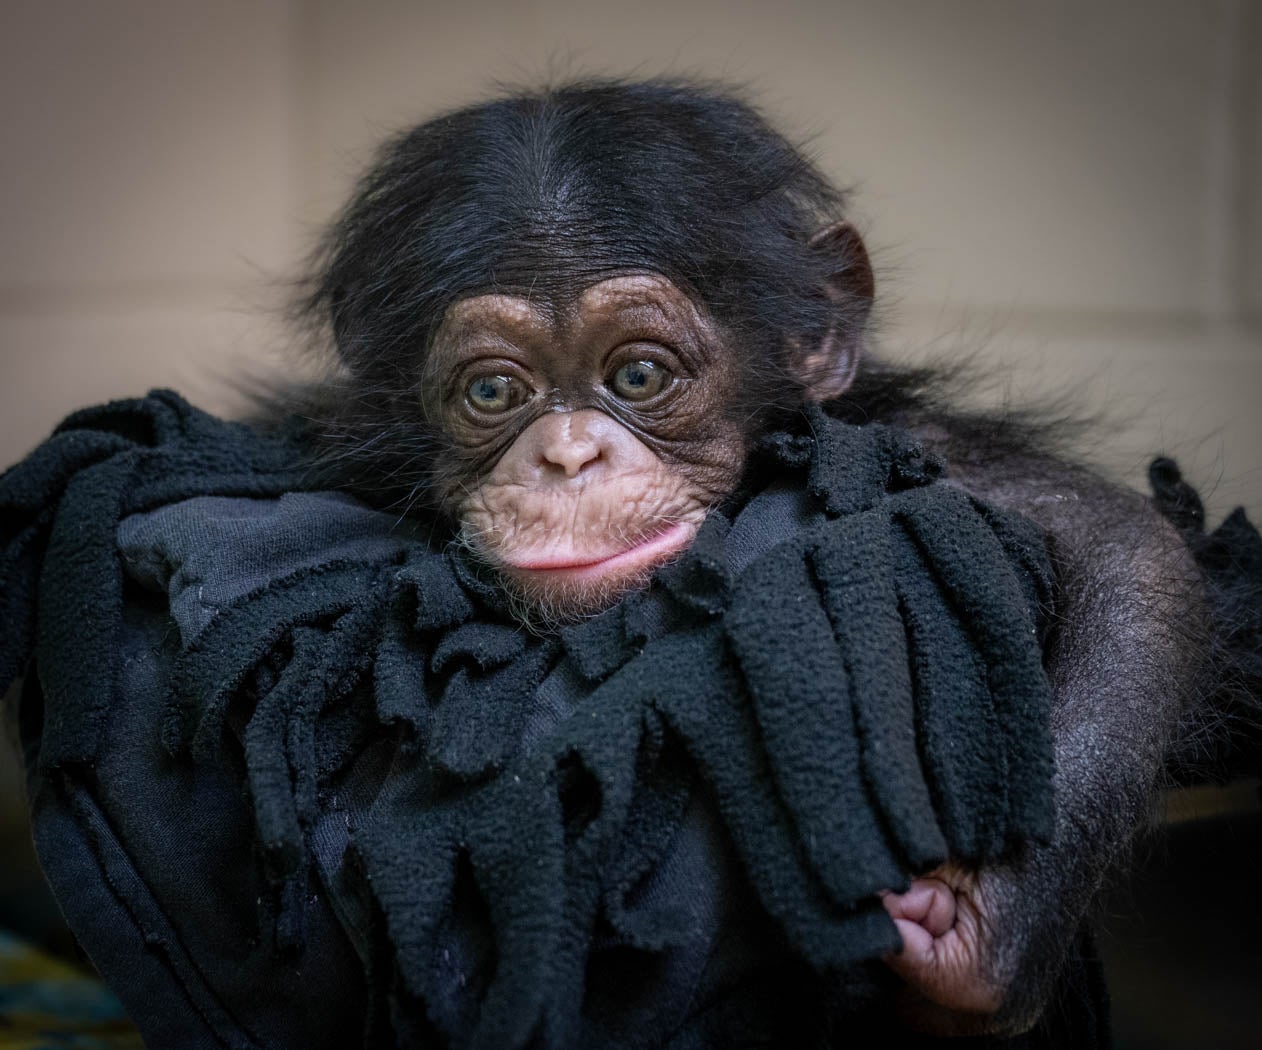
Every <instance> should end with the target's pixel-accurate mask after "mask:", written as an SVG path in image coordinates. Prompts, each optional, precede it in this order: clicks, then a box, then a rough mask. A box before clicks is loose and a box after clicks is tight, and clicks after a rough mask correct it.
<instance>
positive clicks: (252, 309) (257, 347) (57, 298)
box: [0, 0, 1262, 1046]
mask: <svg viewBox="0 0 1262 1050" xmlns="http://www.w3.org/2000/svg"><path fill="white" fill-rule="evenodd" d="M588 73H596V74H623V75H630V76H641V75H650V74H657V73H669V74H697V75H702V76H705V77H711V78H719V79H722V80H726V81H731V82H734V83H736V84H740V85H744V86H745V87H747V88H748V89H749V91H750V93H751V96H752V97H753V98H754V99H755V100H756V101H757V102H758V103H759V104H760V105H761V106H762V107H763V109H764V110H765V111H766V112H767V113H768V114H769V115H770V116H771V117H772V118H773V120H775V121H776V122H777V123H778V124H779V126H780V127H782V128H783V129H784V130H786V131H787V132H788V133H789V134H790V135H791V136H792V137H794V138H796V139H799V140H806V141H808V142H809V143H810V149H811V152H812V153H813V154H814V156H815V157H816V158H817V159H818V161H819V163H820V164H821V166H822V167H823V168H824V170H825V171H826V172H827V173H829V174H830V175H831V176H833V177H834V178H835V179H836V180H837V181H838V182H840V183H842V184H844V185H847V186H851V187H853V188H854V191H855V195H854V215H855V218H856V221H857V223H858V225H859V227H860V229H861V230H862V231H863V232H864V234H865V236H866V238H867V240H868V244H869V247H870V249H871V250H872V252H873V255H874V259H875V262H876V264H877V267H878V276H879V280H880V287H879V295H880V299H881V327H880V336H879V342H880V345H881V346H882V347H883V348H884V350H885V352H887V353H889V354H891V355H897V356H900V357H904V358H908V357H913V356H917V355H922V354H925V353H935V352H936V353H947V354H955V353H965V352H967V353H975V354H977V355H979V356H980V358H981V359H982V360H983V361H985V362H986V363H987V367H988V369H989V370H990V371H991V373H992V374H993V375H994V376H995V377H996V380H995V385H994V391H993V393H994V394H996V395H998V396H1011V397H1015V398H1017V399H1023V398H1030V397H1038V396H1040V395H1045V394H1047V393H1048V392H1061V391H1065V390H1067V389H1068V390H1069V391H1071V393H1072V397H1073V399H1074V403H1075V404H1076V405H1078V406H1081V408H1082V409H1083V410H1084V411H1098V410H1102V409H1103V410H1105V411H1106V412H1107V414H1108V417H1109V419H1110V425H1109V426H1108V427H1107V428H1105V429H1102V430H1101V431H1099V432H1098V434H1097V436H1096V437H1095V438H1094V439H1093V441H1092V447H1091V448H1090V449H1088V451H1089V452H1091V453H1092V455H1093V456H1094V457H1095V458H1096V459H1097V460H1099V461H1100V462H1101V463H1102V464H1103V465H1104V466H1105V467H1106V468H1107V469H1109V470H1110V471H1113V472H1114V473H1116V474H1117V475H1118V476H1120V477H1123V478H1125V479H1127V480H1129V481H1131V482H1132V483H1135V484H1140V485H1142V478H1143V469H1144V466H1145V465H1146V463H1147V461H1148V459H1149V458H1150V455H1151V453H1152V452H1154V451H1157V450H1163V451H1166V452H1170V453H1172V454H1174V455H1176V456H1177V457H1178V458H1179V460H1180V462H1181V463H1182V464H1183V465H1184V468H1185V472H1186V473H1187V474H1188V475H1189V476H1190V477H1191V479H1192V480H1193V481H1194V482H1195V483H1196V484H1197V485H1198V486H1199V487H1201V489H1202V490H1203V492H1205V493H1206V495H1207V497H1208V502H1209V506H1210V509H1211V513H1212V515H1213V516H1214V517H1218V516H1221V514H1222V513H1224V512H1226V511H1227V510H1229V509H1230V508H1231V507H1232V506H1234V505H1235V504H1237V503H1243V504H1244V505H1245V506H1246V507H1247V508H1249V509H1250V510H1251V512H1252V514H1253V516H1254V517H1255V519H1256V518H1257V517H1258V516H1259V512H1260V511H1262V412H1260V411H1259V406H1258V404H1257V401H1258V396H1259V392H1260V391H1262V3H1257V2H1253V0H1201V2H1191V0H1060V2H1051V0H1042V2H1039V0H883V2H878V0H867V2H859V0H854V2H850V0H780V2H778V3H776V4H774V5H772V4H770V3H766V4H760V3H753V2H732V3H726V2H721V0H702V2H686V0H637V2H635V3H625V4H621V5H613V4H606V3H593V2H583V0H490V2H480V3H474V2H446V0H443V2H404V0H367V2H357V3H355V4H344V3H337V2H334V0H221V2H218V3H214V4H206V3H202V2H199V0H161V2H159V0H150V2H142V0H112V2H110V3H108V4H105V3H93V2H90V0H82V2H78V3H68V2H64V0H41V2H34V3H23V2H18V0H6V2H5V3H4V5H3V7H2V8H0V129H2V130H3V133H4V151H3V157H2V159H0V464H6V463H8V462H11V461H13V460H15V459H17V458H19V457H20V456H21V455H22V454H23V453H24V452H26V451H27V450H29V449H30V448H31V447H32V446H33V445H35V444H36V443H37V442H38V441H40V440H41V439H42V438H43V437H44V436H45V435H46V434H47V432H48V431H49V429H50V428H51V427H52V426H53V424H54V423H55V422H56V421H57V420H58V419H59V418H60V417H61V416H62V415H64V414H65V413H66V412H68V411H70V410H71V409H73V408H75V407H77V406H79V405H82V404H85V403H89V402H97V401H101V400H104V399H108V398H111V397H117V396H128V395H134V394H138V393H141V392H143V391H144V390H146V389H148V388H149V387H152V386H174V387H176V388H178V389H179V390H181V392H183V393H184V394H185V395H186V396H188V397H189V398H190V399H191V400H193V401H194V402H195V403H197V404H200V405H202V406H203V407H207V408H210V409H212V410H214V411H220V412H230V411H232V410H233V407H234V404H235V399H234V395H233V394H232V391H231V387H230V384H229V383H228V382H227V380H228V379H229V378H230V377H232V376H233V375H234V374H238V373H239V372H240V371H241V370H242V368H243V367H248V368H251V369H254V370H257V369H259V368H269V367H273V366H274V367H282V364H281V362H283V361H285V360H286V357H285V355H286V353H287V352H288V348H289V344H290V343H291V338H290V336H289V335H288V333H287V332H286V331H285V329H284V326H283V324H282V322H281V321H280V319H279V313H280V308H281V307H282V306H283V304H284V293H285V287H286V281H287V280H289V279H290V278H292V277H293V276H294V274H295V273H296V271H297V268H298V266H299V264H300V262H301V260H302V258H303V256H304V254H305V252H306V251H307V250H308V249H309V247H310V246H311V244H312V241H313V238H314V236H315V234H316V233H317V231H318V230H319V228H320V226H321V224H322V223H324V222H325V221H326V220H327V219H328V218H329V216H330V215H331V214H332V212H333V210H334V209H335V208H336V207H337V206H338V204H339V202H340V201H341V200H342V199H343V197H344V196H345V194H346V192H347V190H348V188H349V186H350V183H351V181H352V180H353V179H354V177H355V176H356V174H357V173H358V172H360V171H361V170H362V168H363V166H364V165H365V164H366V163H367V161H368V160H369V159H370V157H371V155H372V150H373V147H374V146H375V144H376V143H378V142H379V141H380V140H381V139H382V138H383V137H384V136H385V135H386V134H388V133H390V132H392V131H394V130H396V129H398V128H401V127H404V126H406V125H408V124H410V123H413V122H415V121H418V120H421V119H424V118H426V117H428V116H431V115H433V114H435V113H436V112H438V111H440V110H442V109H444V108H448V107H451V106H454V105H459V104H462V103H466V102H470V101H474V100H477V99H479V98H481V97H483V96H484V95H485V94H486V93H487V92H488V91H490V90H493V89H494V88H495V85H496V83H497V82H508V83H510V84H512V83H518V84H521V83H524V84H532V83H538V82H540V81H541V80H544V79H555V78H558V77H564V76H569V75H579V74H588ZM16 785H17V777H16V773H15V770H14V763H13V762H12V759H11V757H10V756H7V755H3V754H0V829H4V830H0V879H3V880H7V882H8V884H9V887H10V889H12V886H14V885H17V884H19V883H21V884H22V885H23V886H27V887H28V888H29V887H30V886H33V885H34V879H35V876H34V875H33V874H32V873H31V871H30V868H29V866H28V865H27V862H26V861H25V860H23V859H22V858H23V856H24V854H22V853H21V849H22V848H23V846H22V843H23V840H24V832H23V831H22V830H21V827H20V818H19V815H18V814H19V811H20V808H21V807H20V805H19V802H18V793H17V786H16ZM1247 797H1248V798H1252V799H1253V803H1249V802H1248V801H1246V802H1245V803H1244V804H1245V807H1246V808H1248V806H1249V805H1250V804H1255V803H1256V794H1254V795H1252V796H1247ZM1241 798H1246V796H1245V795H1242V796H1241ZM7 858H13V859H12V860H8V859H7ZM1231 863H1232V861H1231V858H1230V857H1227V858H1224V860H1223V864H1222V867H1221V868H1220V869H1219V870H1220V874H1222V873H1225V872H1227V869H1228V868H1229V866H1230V864H1231ZM1243 867H1244V870H1248V866H1247V865H1243ZM1252 871H1253V872H1254V873H1256V863H1254V864H1253V867H1252ZM1194 877H1198V878H1200V880H1201V881H1199V882H1197V883H1195V884H1196V885H1198V886H1205V885H1206V883H1205V876H1204V875H1203V873H1202V875H1201V876H1194ZM22 880H27V881H26V882H23V881H22ZM1215 885H1217V886H1218V887H1219V890H1216V891H1214V892H1215V893H1218V892H1219V891H1220V890H1221V888H1222V886H1223V883H1222V881H1221V879H1219V880H1218V881H1217V882H1216V883H1215ZM3 889H4V886H3V885H0V892H2V891H3ZM27 892H28V891H27V890H26V889H23V890H22V891H21V893H20V894H19V895H18V898H17V899H21V900H23V901H25V902H27V903H26V905H25V906H24V909H18V910H19V911H20V912H22V915H18V916H17V918H16V919H14V918H12V917H6V915H4V914H3V913H2V912H0V925H2V924H4V923H5V921H6V918H8V919H9V922H10V925H12V924H13V923H15V922H17V923H22V922H24V923H26V925H27V926H28V927H30V928H35V927H40V923H41V922H44V920H41V919H38V916H40V915H44V914H45V913H44V912H42V911H41V910H40V909H41V907H45V905H41V904H39V903H38V902H37V895H36V891H35V889H29V895H25V896H24V895H23V894H27ZM1162 892H1165V889H1163V890H1162ZM10 899H14V895H13V893H12V892H11V893H10ZM1169 899H1170V900H1173V901H1183V902H1184V903H1186V897H1184V896H1181V895H1180V893H1179V892H1175V893H1174V896H1173V897H1171V898H1169ZM1128 907H1129V905H1119V915H1122V913H1123V912H1126V914H1130V913H1131V912H1129V911H1126V909H1127V908H1128ZM1131 910H1132V911H1133V910H1134V909H1131ZM1183 910H1184V911H1186V910H1187V909H1186V908H1184V909H1183ZM1254 911H1255V912H1256V909H1254ZM23 915H24V916H25V918H23ZM1126 921H1130V920H1123V919H1122V918H1119V919H1118V923H1119V925H1120V926H1121V927H1125V922H1126ZM1197 921H1198V923H1199V922H1200V920H1197ZM1254 921H1255V925H1254V926H1253V930H1254V939H1255V941H1256V932H1257V925H1256V919H1255V920H1254ZM54 925H55V924H54V923H53V920H52V919H51V918H49V919H48V921H47V923H45V925H44V926H42V927H40V928H41V929H44V930H45V931H50V930H52V929H53V926H54ZM1141 929H1142V930H1144V931H1146V932H1145V933H1144V936H1147V937H1150V938H1151V937H1153V936H1156V937H1157V938H1158V942H1157V944H1156V946H1154V943H1153V942H1152V941H1151V940H1148V941H1141V942H1139V943H1141V945H1142V950H1140V951H1138V952H1137V953H1133V958H1132V959H1131V962H1130V964H1129V965H1130V967H1131V969H1130V970H1129V971H1127V973H1128V974H1133V973H1134V970H1135V967H1136V966H1140V967H1141V968H1142V966H1143V965H1146V964H1147V963H1151V960H1152V959H1153V958H1154V957H1159V956H1160V955H1161V953H1162V951H1165V950H1166V949H1167V948H1168V949H1169V953H1170V954H1171V955H1180V954H1182V955H1183V956H1184V958H1186V953H1187V951H1189V950H1192V949H1189V948H1187V947H1185V946H1179V947H1177V948H1176V947H1172V944H1171V943H1167V942H1171V937H1170V936H1165V933H1164V932H1163V931H1165V929H1166V927H1165V925H1164V923H1163V924H1162V925H1159V926H1156V927H1154V926H1152V925H1148V926H1143V925H1142V924H1136V925H1135V930H1141ZM1154 930H1156V931H1157V932H1156V933H1154V932H1153V931H1154ZM47 936H49V937H54V936H55V934H54V933H52V932H48V933H47ZM1171 936H1172V935H1171ZM1222 936H1223V937H1226V938H1227V939H1228V940H1230V939H1231V938H1233V937H1243V936H1244V928H1243V927H1242V926H1241V925H1240V924H1239V923H1235V924H1228V927H1227V930H1226V932H1225V933H1223V934H1222ZM1162 937H1165V940H1164V941H1162V940H1161V938H1162ZM1206 943H1207V942H1205V941H1204V939H1202V941H1201V943H1200V945H1199V949H1198V950H1200V949H1205V947H1206ZM1214 943H1215V944H1216V945H1217V947H1216V948H1215V952H1216V953H1217V954H1216V955H1215V958H1216V959H1217V960H1218V961H1217V962H1216V963H1214V965H1215V966H1221V968H1222V970H1223V972H1224V973H1229V971H1230V969H1231V967H1230V965H1225V964H1223V962H1222V955H1221V951H1220V950H1219V949H1220V948H1221V944H1218V942H1214ZM1163 944H1164V945H1165V947H1162V946H1161V945H1163ZM1229 950H1230V949H1229ZM1253 957H1256V956H1253ZM1227 958H1228V960H1230V958H1231V956H1230V955H1228V957H1227ZM1145 960H1147V963H1146V962H1145ZM1197 965H1198V966H1199V965H1200V964H1199V963H1198V964H1197ZM1207 965H1208V964H1207ZM1249 965H1250V964H1248V963H1246V964H1245V966H1246V975H1247V976H1251V978H1252V979H1253V980H1254V981H1255V982H1256V977H1257V973H1256V964H1252V969H1253V973H1252V974H1251V975H1249V974H1248V970H1247V967H1248V966H1249ZM1150 968H1151V967H1150ZM1198 972H1199V971H1198ZM1217 974H1218V971H1217V970H1214V971H1213V972H1212V973H1210V974H1209V975H1208V976H1206V977H1205V980H1204V982H1203V983H1205V984H1206V985H1207V987H1209V989H1210V990H1209V991H1205V992H1204V995H1209V996H1210V1000H1208V1001H1209V1002H1211V1003H1212V1002H1214V1001H1216V1000H1214V999H1213V996H1214V995H1215V994H1218V993H1217V992H1214V991H1213V989H1214V988H1218V989H1219V990H1220V991H1222V990H1223V982H1224V981H1227V984H1228V987H1227V988H1226V990H1225V991H1223V994H1227V993H1228V992H1230V987H1231V985H1230V977H1229V976H1227V977H1219V976H1216V975H1217ZM1129 979H1130V978H1129V977H1126V975H1123V979H1122V980H1121V985H1122V988H1123V992H1124V994H1123V996H1122V1002H1120V1003H1119V1008H1120V1009H1123V1008H1124V1006H1125V988H1127V987H1130V985H1127V983H1126V982H1127V980H1129ZM1153 979H1157V978H1150V979H1149V983H1148V984H1143V983H1142V982H1141V984H1140V985H1139V986H1138V987H1139V988H1140V991H1139V992H1138V993H1136V995H1138V997H1139V998H1138V1000H1137V1001H1139V1002H1143V1001H1144V1000H1145V999H1146V998H1149V997H1151V996H1152V995H1153V994H1154V986H1153V985H1152V983H1151V981H1152V980H1153ZM1180 981H1182V982H1183V983H1180ZM1188 988H1189V985H1188V984H1187V983H1186V980H1184V978H1180V979H1179V980H1177V981H1175V983H1174V984H1172V985H1170V988H1169V989H1168V990H1167V991H1162V990H1161V989H1162V986H1160V985H1158V986H1156V989H1157V991H1156V994H1158V995H1166V996H1170V995H1173V996H1175V1001H1176V1002H1178V1001H1179V998H1180V996H1181V995H1182V997H1186V995H1187V989H1188ZM1198 994H1201V993H1198ZM1207 1009H1208V1008H1207ZM1255 1009H1256V1004H1255ZM1215 1011H1217V1012H1218V1013H1221V1010H1220V1009H1219V1008H1217V1007H1214V1008H1213V1009H1208V1013H1207V1016H1208V1015H1209V1014H1212V1013H1214V1012H1215ZM1254 1016H1255V1017H1257V1015H1256V1014H1255V1015H1254ZM1128 1023H1129V1022H1128ZM1199 1023H1201V1024H1204V1023H1206V1022H1204V1021H1201V1022H1199ZM1172 1024H1174V1022H1173V1021H1169V1020H1166V1021H1164V1022H1163V1023H1162V1024H1161V1025H1154V1026H1153V1027H1154V1029H1155V1030H1156V1029H1160V1030H1161V1031H1164V1033H1165V1035H1166V1037H1168V1038H1173V1037H1171V1036H1170V1032H1171V1028H1170V1025H1172ZM1201 1031H1202V1032H1204V1029H1203V1028H1202V1029H1201ZM1254 1031H1255V1033H1256V1032H1257V1031H1262V1028H1255V1029H1254ZM1130 1038H1131V1039H1132V1041H1131V1042H1130V1043H1129V1044H1127V1045H1132V1046H1140V1045H1144V1046H1149V1045H1151V1046H1165V1045H1171V1046H1182V1045H1205V1046H1228V1045H1233V1046H1234V1045H1236V1044H1235V1043H1234V1042H1231V1041H1230V1040H1229V1039H1228V1037H1227V1036H1222V1035H1221V1034H1220V1035H1219V1037H1218V1039H1219V1041H1217V1042H1216V1041H1214V1040H1209V1041H1200V1040H1198V1041H1196V1042H1194V1043H1184V1042H1179V1041H1175V1042H1162V1041H1161V1038H1162V1036H1161V1034H1160V1033H1159V1034H1156V1035H1154V1034H1151V1033H1150V1034H1149V1035H1146V1036H1145V1035H1136V1034H1133V1033H1132V1036H1131V1037H1130ZM1179 1038H1181V1037H1179ZM1145 1039H1147V1040H1148V1041H1147V1042H1144V1041H1143V1040H1145ZM1136 1040H1139V1041H1136ZM1153 1040H1156V1041H1153ZM1224 1040H1226V1041H1224ZM1240 1045H1246V1044H1243V1043H1242V1044H1240ZM1248 1045H1256V1043H1251V1044H1248Z"/></svg>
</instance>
